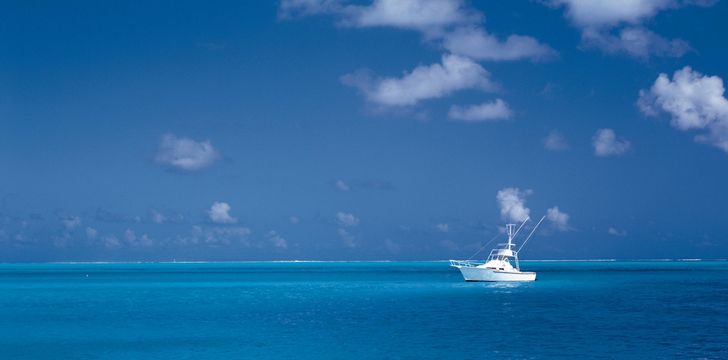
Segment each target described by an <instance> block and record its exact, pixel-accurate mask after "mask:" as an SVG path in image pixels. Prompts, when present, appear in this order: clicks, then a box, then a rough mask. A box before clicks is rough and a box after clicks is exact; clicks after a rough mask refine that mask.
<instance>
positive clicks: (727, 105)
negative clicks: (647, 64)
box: [638, 66, 728, 152]
mask: <svg viewBox="0 0 728 360" xmlns="http://www.w3.org/2000/svg"><path fill="white" fill-rule="evenodd" d="M724 93H725V88H724V86H723V79H721V78H720V77H718V76H708V75H703V74H701V73H699V72H697V71H694V70H693V69H692V68H690V67H689V66H686V67H684V68H682V69H681V70H678V71H676V72H675V74H674V75H673V76H672V79H670V77H669V76H668V75H667V74H664V73H661V74H660V75H659V76H658V77H657V80H655V83H654V84H653V85H652V87H651V88H650V89H648V90H640V95H639V100H638V106H639V107H640V109H641V110H642V112H643V113H645V114H647V115H652V116H655V115H658V114H660V113H666V114H669V115H670V116H671V119H672V120H671V124H672V126H673V127H675V128H677V129H679V130H683V131H688V130H704V131H705V132H704V133H702V134H699V135H698V136H696V137H695V140H696V141H698V142H702V143H707V144H711V145H713V146H716V147H718V148H720V149H722V150H723V151H725V152H728V99H726V98H725V96H724Z"/></svg>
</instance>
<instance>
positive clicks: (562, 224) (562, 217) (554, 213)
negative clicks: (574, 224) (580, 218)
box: [546, 206, 571, 231]
mask: <svg viewBox="0 0 728 360" xmlns="http://www.w3.org/2000/svg"><path fill="white" fill-rule="evenodd" d="M546 219H548V220H549V221H551V222H552V223H553V224H554V226H556V228H557V229H559V230H561V231H568V230H570V229H571V227H570V226H569V214H567V213H565V212H562V211H561V210H559V207H558V206H554V207H552V208H550V209H548V210H546Z"/></svg>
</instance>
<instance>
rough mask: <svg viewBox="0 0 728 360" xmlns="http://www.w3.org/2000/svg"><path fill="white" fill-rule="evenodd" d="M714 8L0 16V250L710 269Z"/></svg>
mask: <svg viewBox="0 0 728 360" xmlns="http://www.w3.org/2000/svg"><path fill="white" fill-rule="evenodd" d="M726 15H728V5H727V4H726V3H725V2H719V1H688V0H656V1H644V0H625V1H621V2H616V1H615V2H602V1H589V0H553V1H508V2H503V1H477V2H475V1H457V0H442V1H426V0H419V1H415V0H406V1H405V0H402V1H387V0H374V1H373V2H372V1H357V2H349V1H343V0H342V1H339V0H323V1H313V0H284V1H281V2H272V1H271V2H262V1H261V2H243V3H240V2H233V1H230V2H227V1H220V2H216V3H214V4H210V3H203V2H197V1H176V2H164V1H155V2H146V3H143V4H142V3H123V2H122V3H99V2H93V1H75V2H71V3H70V4H69V3H64V4H63V5H60V4H58V3H54V2H43V1H37V2H36V1H28V2H15V3H7V2H6V3H3V4H2V5H0V17H1V21H0V41H2V42H3V44H4V49H5V51H3V52H2V54H0V168H1V169H2V173H0V247H1V249H2V250H1V251H0V261H127V260H133V261H137V260H138V261H151V260H161V261H168V260H173V259H176V260H278V259H280V260H285V259H323V260H334V259H343V260H346V259H361V260H367V259H423V260H427V259H447V258H462V257H465V258H467V257H468V256H470V255H471V254H472V253H473V252H475V251H476V250H477V249H478V248H479V247H480V246H481V245H482V244H483V243H484V242H485V241H487V240H489V239H490V238H492V237H493V236H494V235H495V234H497V233H498V231H499V226H501V225H502V224H504V223H506V222H509V221H518V220H521V219H523V218H525V217H526V216H530V217H531V218H534V219H536V220H537V219H539V218H540V217H541V216H547V220H546V221H545V222H544V225H542V228H541V229H540V230H539V232H538V233H537V236H536V237H534V238H533V239H532V240H531V241H529V244H528V246H527V247H526V249H525V250H524V252H523V254H522V257H524V258H538V259H551V258H553V259H574V258H725V257H728V242H727V241H726V239H727V237H728V227H727V226H726V218H725V214H726V213H728V212H727V211H726V206H727V205H726V204H728V190H727V189H726V186H725V184H727V183H728V100H726V98H725V95H724V84H723V80H722V79H723V78H725V77H728V70H727V69H726V66H725V64H726V60H728V46H727V45H728V44H727V43H726V38H725V35H724V34H726V33H728V29H727V28H726V26H728V25H726V24H725V21H724V19H725V18H726Z"/></svg>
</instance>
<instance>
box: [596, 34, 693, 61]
mask: <svg viewBox="0 0 728 360" xmlns="http://www.w3.org/2000/svg"><path fill="white" fill-rule="evenodd" d="M582 41H583V42H584V44H585V45H587V46H591V47H596V48H599V49H601V50H602V51H604V52H605V53H608V54H620V53H622V54H626V55H630V56H633V57H637V58H648V57H650V55H656V56H661V57H681V56H683V55H684V54H685V53H686V52H688V51H690V45H689V44H688V43H687V42H686V41H685V40H682V39H672V40H670V39H665V38H663V37H662V36H660V35H657V34H655V33H654V32H652V31H650V30H648V29H645V28H643V27H627V28H624V29H621V30H619V32H618V33H612V32H606V31H600V30H594V29H586V30H584V31H583V32H582Z"/></svg>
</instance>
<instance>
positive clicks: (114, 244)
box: [103, 235, 121, 249]
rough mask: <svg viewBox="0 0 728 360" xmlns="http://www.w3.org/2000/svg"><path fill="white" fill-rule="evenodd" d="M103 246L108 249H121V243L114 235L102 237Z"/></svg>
mask: <svg viewBox="0 0 728 360" xmlns="http://www.w3.org/2000/svg"><path fill="white" fill-rule="evenodd" d="M103 244H104V246H105V247H106V248H108V249H118V248H119V247H121V241H119V239H118V238H117V237H116V236H114V235H109V236H106V237H104V239H103Z"/></svg>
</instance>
